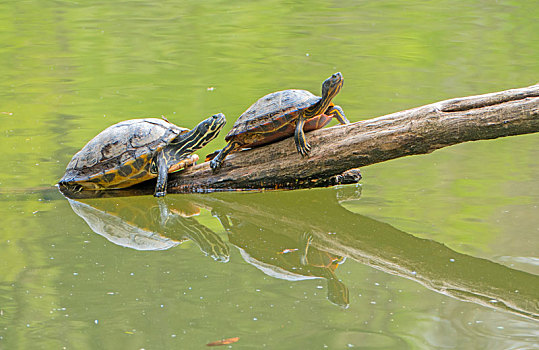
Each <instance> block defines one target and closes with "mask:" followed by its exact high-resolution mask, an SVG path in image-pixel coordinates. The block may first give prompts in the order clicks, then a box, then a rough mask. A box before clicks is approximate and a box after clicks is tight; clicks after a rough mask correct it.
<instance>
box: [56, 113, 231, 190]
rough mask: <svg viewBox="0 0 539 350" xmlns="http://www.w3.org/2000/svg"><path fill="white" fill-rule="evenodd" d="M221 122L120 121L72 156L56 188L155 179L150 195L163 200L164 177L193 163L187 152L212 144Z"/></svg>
mask: <svg viewBox="0 0 539 350" xmlns="http://www.w3.org/2000/svg"><path fill="white" fill-rule="evenodd" d="M225 123H226V119H225V116H224V115H223V114H222V113H219V114H216V115H214V116H212V117H209V118H208V119H206V120H204V121H202V122H201V123H200V124H198V125H197V126H196V127H195V128H193V130H189V129H186V128H181V127H179V126H177V125H174V124H172V123H170V122H169V121H168V120H166V119H165V120H161V119H156V118H148V119H132V120H126V121H123V122H120V123H118V124H115V125H112V126H110V127H108V128H107V129H105V130H104V131H102V132H101V133H100V134H98V135H97V136H96V137H94V138H93V139H92V140H90V142H88V143H87V144H86V146H84V147H83V148H82V149H81V150H80V151H79V152H77V153H76V154H75V155H74V156H73V158H72V159H71V161H70V162H69V164H68V165H67V169H66V172H65V174H64V176H63V177H62V179H61V180H60V181H59V182H58V184H59V185H61V186H66V187H68V188H69V189H71V190H76V191H77V190H78V191H80V190H82V189H90V190H101V189H116V188H125V187H129V186H132V185H134V184H137V183H140V182H142V181H145V180H148V179H151V178H155V177H157V184H156V186H155V192H154V196H156V197H161V196H164V195H165V194H166V190H167V177H168V173H169V172H173V171H176V170H179V169H181V168H183V167H186V166H189V165H192V164H194V163H196V161H197V160H198V156H196V155H191V153H193V152H195V151H196V150H198V149H200V148H202V147H204V146H205V145H206V144H207V143H208V142H210V141H211V140H213V139H214V138H215V137H216V136H217V135H218V134H219V131H220V130H221V128H222V127H223V126H224V125H225Z"/></svg>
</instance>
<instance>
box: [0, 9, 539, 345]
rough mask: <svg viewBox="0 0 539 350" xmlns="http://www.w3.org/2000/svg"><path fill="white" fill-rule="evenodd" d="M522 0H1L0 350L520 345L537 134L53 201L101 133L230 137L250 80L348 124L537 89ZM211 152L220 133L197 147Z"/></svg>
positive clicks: (534, 210)
mask: <svg viewBox="0 0 539 350" xmlns="http://www.w3.org/2000/svg"><path fill="white" fill-rule="evenodd" d="M537 15H538V10H537V6H535V4H534V3H533V2H514V1H499V2H496V3H484V2H482V3H480V2H466V1H462V2H449V1H442V2H437V3H436V4H434V3H430V2H419V1H416V2H415V1H408V2H406V4H405V5H403V4H401V3H399V4H397V3H392V2H357V1H339V2H322V1H311V2H282V1H270V2H268V1H266V2H256V3H248V4H235V3H225V2H218V1H209V2H203V3H201V2H196V1H184V2H176V1H164V2H159V3H155V4H153V3H152V4H150V3H147V2H142V1H122V2H102V1H94V2H84V1H82V2H78V3H75V2H66V1H25V2H4V3H1V4H0V42H1V43H2V44H1V45H0V62H1V63H2V64H1V65H0V75H1V76H2V77H3V78H2V79H1V80H0V132H1V133H0V148H1V149H2V150H3V152H2V156H0V157H1V158H0V159H2V165H3V166H2V168H1V169H0V224H1V225H0V257H1V258H0V349H34V348H67V349H103V348H122V349H141V348H144V349H169V348H202V347H205V344H206V343H208V342H210V341H215V340H219V339H223V338H229V337H240V340H239V342H238V343H236V344H234V345H232V348H238V349H260V348H264V347H266V348H270V349H297V348H309V349H323V348H330V349H344V348H352V347H356V348H382V349H387V348H393V349H437V348H440V349H442V348H443V349H447V348H454V349H471V348H477V349H480V348H492V349H531V348H537V345H536V344H537V343H538V333H539V332H538V326H537V320H536V319H537V314H538V305H539V304H538V299H537V296H538V295H539V290H538V289H539V280H538V278H537V274H538V273H539V268H538V257H537V251H539V249H538V248H539V244H538V241H537V234H538V230H539V219H538V218H539V212H538V211H539V208H538V205H539V175H538V174H539V162H537V149H538V148H539V138H538V136H537V135H526V136H516V137H509V138H503V139H498V140H490V141H479V142H470V143H466V144H461V145H457V146H453V147H449V148H445V149H442V150H439V151H436V152H434V153H432V154H429V155H423V156H414V157H406V158H401V159H397V160H393V161H390V162H386V163H382V164H377V165H373V166H369V167H366V168H364V169H362V173H363V180H362V181H361V184H360V186H346V187H343V188H328V189H316V190H302V191H293V192H265V193H254V194H253V193H225V194H209V195H169V196H167V197H166V198H165V200H164V201H158V200H157V199H155V198H153V197H151V196H136V197H120V198H100V199H93V200H78V201H68V200H67V199H66V198H64V197H63V196H62V195H61V194H60V193H59V192H58V191H57V189H56V188H55V187H53V185H54V183H55V182H56V181H57V180H58V179H59V178H60V177H61V176H62V174H63V171H64V169H65V166H66V165H67V163H68V161H69V160H70V158H71V157H72V155H73V154H74V153H75V152H76V151H77V150H79V149H80V148H81V147H82V146H83V145H84V144H85V143H86V142H87V141H88V140H89V139H90V138H92V137H93V136H94V135H96V134H97V133H98V132H100V131H101V130H103V129H104V128H106V127H107V126H109V125H111V124H114V123H116V122H119V121H121V120H125V119H130V118H135V117H159V116H161V115H165V116H166V117H167V118H169V120H171V121H173V122H175V123H176V124H178V125H181V126H185V127H193V126H194V125H196V124H197V123H198V122H199V121H200V120H202V119H204V118H206V117H208V116H210V115H212V114H215V113H216V112H223V113H225V114H226V115H227V117H228V120H229V122H228V124H227V126H226V127H225V130H224V131H223V135H222V136H224V133H226V132H227V131H228V130H229V129H230V127H231V126H232V124H233V121H234V120H235V118H236V117H237V116H238V115H239V114H241V112H243V111H244V110H245V109H246V108H247V107H248V106H249V105H250V104H251V103H252V102H254V101H255V100H256V99H258V98H259V97H261V96H263V95H265V94H267V93H269V92H272V91H276V90H280V89H285V88H302V89H307V90H310V91H312V92H313V93H317V94H318V93H319V92H320V88H321V83H322V81H323V80H324V79H325V78H326V77H328V76H329V75H331V74H332V73H334V72H336V71H341V72H342V73H343V75H344V77H345V85H344V87H343V90H342V91H341V93H340V94H339V95H338V96H337V98H336V99H335V102H336V103H338V104H339V105H341V106H342V107H343V109H344V111H345V113H346V115H347V117H348V119H350V120H351V121H358V120H362V119H368V118H371V117H376V116H379V115H383V114H386V113H391V112H394V111H399V110H403V109H407V108H412V107H415V106H419V105H422V104H426V103H430V102H435V101H438V100H442V99H446V98H452V97H458V96H466V95H472V94H480V93H487V92H493V91H499V90H504V89H509V88H516V87H523V86H528V85H532V84H535V83H537V77H538V76H539V74H538V73H539V61H538V60H537V57H538V56H539V41H538V40H535V39H536V38H534V35H535V36H536V34H535V33H538V32H539V24H538V22H537V20H536V19H537ZM223 146H224V140H223V137H220V138H218V139H217V140H215V141H213V142H212V143H211V144H209V145H208V146H207V148H205V149H204V150H202V151H200V152H199V155H200V156H201V157H202V156H203V155H204V154H206V153H207V151H211V150H214V149H218V148H220V147H223Z"/></svg>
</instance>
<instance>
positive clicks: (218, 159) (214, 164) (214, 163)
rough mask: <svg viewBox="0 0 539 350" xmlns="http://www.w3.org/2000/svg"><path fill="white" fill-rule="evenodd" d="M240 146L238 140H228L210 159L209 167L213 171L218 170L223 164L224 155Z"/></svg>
mask: <svg viewBox="0 0 539 350" xmlns="http://www.w3.org/2000/svg"><path fill="white" fill-rule="evenodd" d="M239 147H241V144H240V143H239V142H234V141H230V142H229V143H228V144H227V145H226V146H225V147H224V148H223V149H222V150H220V151H219V153H218V154H217V155H216V156H215V157H214V158H213V159H212V160H211V161H210V167H211V169H212V170H213V172H216V171H218V170H219V169H220V168H221V166H222V165H223V160H224V159H225V157H226V156H227V155H228V154H229V153H230V152H232V151H233V150H234V149H236V148H239Z"/></svg>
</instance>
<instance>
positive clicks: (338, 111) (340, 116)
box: [325, 106, 350, 124]
mask: <svg viewBox="0 0 539 350" xmlns="http://www.w3.org/2000/svg"><path fill="white" fill-rule="evenodd" d="M325 114H326V115H329V116H330V117H335V118H336V119H337V120H338V121H339V123H341V124H350V122H349V121H348V119H347V118H346V116H345V115H344V111H343V110H342V108H341V107H340V106H331V107H329V108H328V109H327V111H326V113H325Z"/></svg>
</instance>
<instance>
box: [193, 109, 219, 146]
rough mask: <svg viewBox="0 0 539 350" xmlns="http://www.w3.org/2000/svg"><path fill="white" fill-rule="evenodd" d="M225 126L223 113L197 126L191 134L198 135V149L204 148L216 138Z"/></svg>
mask: <svg viewBox="0 0 539 350" xmlns="http://www.w3.org/2000/svg"><path fill="white" fill-rule="evenodd" d="M225 124H226V118H225V115H224V114H223V113H217V114H215V115H212V116H211V117H209V118H208V119H205V120H203V121H201V122H200V123H199V124H198V125H197V126H195V127H194V128H193V130H191V133H193V134H194V135H196V136H195V137H196V138H199V142H197V143H198V144H199V147H197V149H198V148H201V147H204V146H205V145H206V144H207V143H208V142H210V141H211V140H213V139H214V138H216V137H217V135H218V134H219V131H221V129H222V128H223V126H224V125H225Z"/></svg>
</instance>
